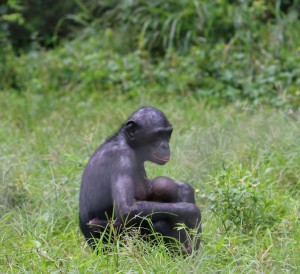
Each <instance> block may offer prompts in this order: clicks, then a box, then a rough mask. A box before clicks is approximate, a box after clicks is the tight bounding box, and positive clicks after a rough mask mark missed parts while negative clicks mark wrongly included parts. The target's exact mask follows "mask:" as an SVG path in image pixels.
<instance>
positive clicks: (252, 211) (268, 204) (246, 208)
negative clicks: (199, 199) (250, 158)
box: [207, 167, 284, 234]
mask: <svg viewBox="0 0 300 274" xmlns="http://www.w3.org/2000/svg"><path fill="white" fill-rule="evenodd" d="M266 172H268V170H266ZM211 183H212V184H213V186H214V190H213V191H212V192H211V193H210V194H209V195H208V196H207V198H208V199H209V205H210V208H211V210H212V211H213V212H214V213H215V214H216V215H217V216H218V217H219V219H220V220H221V222H222V225H223V227H224V229H225V230H226V231H228V230H229V229H232V228H237V229H239V230H240V231H241V232H243V233H245V234H252V233H253V232H254V230H255V228H257V227H258V226H259V227H260V228H261V229H266V228H269V227H272V226H273V225H274V224H275V223H276V222H278V221H279V220H280V218H281V217H282V216H283V213H284V212H283V208H284V207H283V206H282V205H281V201H280V200H276V199H274V197H276V195H275V194H274V193H272V191H273V190H274V188H272V186H271V182H270V181H269V180H268V179H267V178H266V177H262V176H259V177H256V176H255V172H253V171H246V170H244V169H242V168H241V167H240V168H237V169H232V170H227V171H226V170H225V171H223V172H221V173H220V174H218V175H217V176H216V177H214V178H213V180H212V182H211ZM272 189H273V190H272Z"/></svg>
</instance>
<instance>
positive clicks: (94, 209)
mask: <svg viewBox="0 0 300 274" xmlns="http://www.w3.org/2000/svg"><path fill="white" fill-rule="evenodd" d="M172 131H173V127H172V125H171V124H170V122H169V121H168V119H167V118H166V116H165V115H164V113H163V112H161V111H160V110H158V109H156V108H153V107H149V106H145V107H142V108H140V109H138V110H137V111H135V112H134V113H132V114H131V116H130V117H129V118H128V119H127V120H126V121H125V122H124V123H123V124H122V126H121V127H120V129H119V130H118V132H117V133H116V134H114V135H113V136H112V137H110V138H108V139H107V140H106V141H105V142H104V143H103V144H102V145H101V146H100V147H99V148H98V149H97V150H96V151H95V152H94V154H93V155H92V156H91V158H90V160H89V162H88V164H87V165H86V167H85V169H84V172H83V176H82V183H81V188H80V212H79V218H80V228H81V230H82V232H83V234H84V236H85V238H86V240H87V242H88V243H89V244H90V245H91V247H93V248H95V247H96V240H97V238H100V237H101V236H102V234H103V232H104V231H105V226H106V225H107V224H108V221H109V222H112V223H113V224H114V227H117V228H121V229H122V228H124V227H127V226H128V227H136V228H139V229H140V230H141V233H142V234H148V233H153V229H154V230H155V231H156V232H157V233H160V234H162V235H163V236H166V237H165V238H166V241H170V239H172V238H173V239H176V240H178V241H179V242H181V243H182V244H183V245H184V248H185V250H186V251H187V253H189V252H191V250H192V247H191V243H190V241H189V237H188V235H187V234H186V232H185V231H184V230H182V229H181V230H178V229H176V225H177V224H178V223H183V224H185V225H186V226H187V227H188V228H191V229H193V228H198V232H200V231H201V227H200V221H201V214H200V210H199V208H198V207H197V206H196V204H195V198H194V189H193V188H192V186H190V185H189V184H188V183H185V182H177V181H176V182H175V181H173V180H172V179H169V178H167V177H158V178H156V179H154V180H150V179H148V178H147V174H146V171H145V167H144V163H145V162H146V161H151V162H153V163H156V164H159V165H164V164H166V163H167V162H168V161H169V159H170V147H169V140H170V138H171V134H172ZM147 219H148V220H151V225H150V223H149V221H148V222H146V221H145V220H147ZM150 228H151V229H150ZM121 229H119V230H118V231H121ZM198 247H199V241H196V244H195V245H194V248H195V249H197V248H198Z"/></svg>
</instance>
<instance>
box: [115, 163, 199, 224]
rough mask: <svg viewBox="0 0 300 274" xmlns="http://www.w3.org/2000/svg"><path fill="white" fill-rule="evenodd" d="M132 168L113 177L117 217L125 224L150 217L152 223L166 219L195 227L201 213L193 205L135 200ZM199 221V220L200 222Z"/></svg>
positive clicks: (120, 171) (138, 221)
mask: <svg viewBox="0 0 300 274" xmlns="http://www.w3.org/2000/svg"><path fill="white" fill-rule="evenodd" d="M128 170H132V169H130V168H126V170H123V172H122V170H119V171H118V174H115V175H114V176H113V181H112V198H113V201H114V203H115V217H119V218H120V219H121V220H122V221H123V222H125V221H134V223H140V222H142V218H135V217H136V216H140V217H146V216H148V217H150V218H151V220H152V221H156V220H161V219H164V218H168V219H174V220H177V221H178V222H184V223H185V224H186V225H187V226H188V227H194V226H195V225H197V224H195V222H196V221H197V218H195V217H196V216H199V218H200V211H199V209H198V207H197V206H196V205H195V204H193V203H187V202H179V203H161V202H150V201H137V200H136V198H135V187H136V185H135V182H134V176H133V175H132V174H130V173H128ZM198 221H199V220H198Z"/></svg>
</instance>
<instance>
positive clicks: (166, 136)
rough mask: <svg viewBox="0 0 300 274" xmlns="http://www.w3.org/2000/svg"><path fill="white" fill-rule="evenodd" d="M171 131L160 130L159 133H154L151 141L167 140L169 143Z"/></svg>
mask: <svg viewBox="0 0 300 274" xmlns="http://www.w3.org/2000/svg"><path fill="white" fill-rule="evenodd" d="M171 134H172V131H169V130H168V131H166V130H161V131H156V132H154V133H153V135H152V140H153V141H159V140H167V141H169V140H170V138H171Z"/></svg>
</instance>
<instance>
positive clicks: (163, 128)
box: [124, 107, 173, 165]
mask: <svg viewBox="0 0 300 274" xmlns="http://www.w3.org/2000/svg"><path fill="white" fill-rule="evenodd" d="M124 128H125V134H126V136H127V140H128V143H129V144H130V146H132V147H133V148H134V150H135V152H136V153H137V155H138V157H139V159H140V160H143V161H151V162H154V163H156V164H159V165H164V164H165V163H167V162H168V161H169V159H170V146H169V141H170V138H171V134H172V131H173V128H172V125H171V124H170V123H169V121H168V119H167V118H166V116H165V115H164V113H163V112H161V111H160V110H158V109H156V108H153V107H143V108H140V109H138V110H137V111H136V112H134V113H133V114H132V115H131V116H130V117H129V120H128V121H127V122H126V124H125V126H124Z"/></svg>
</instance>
